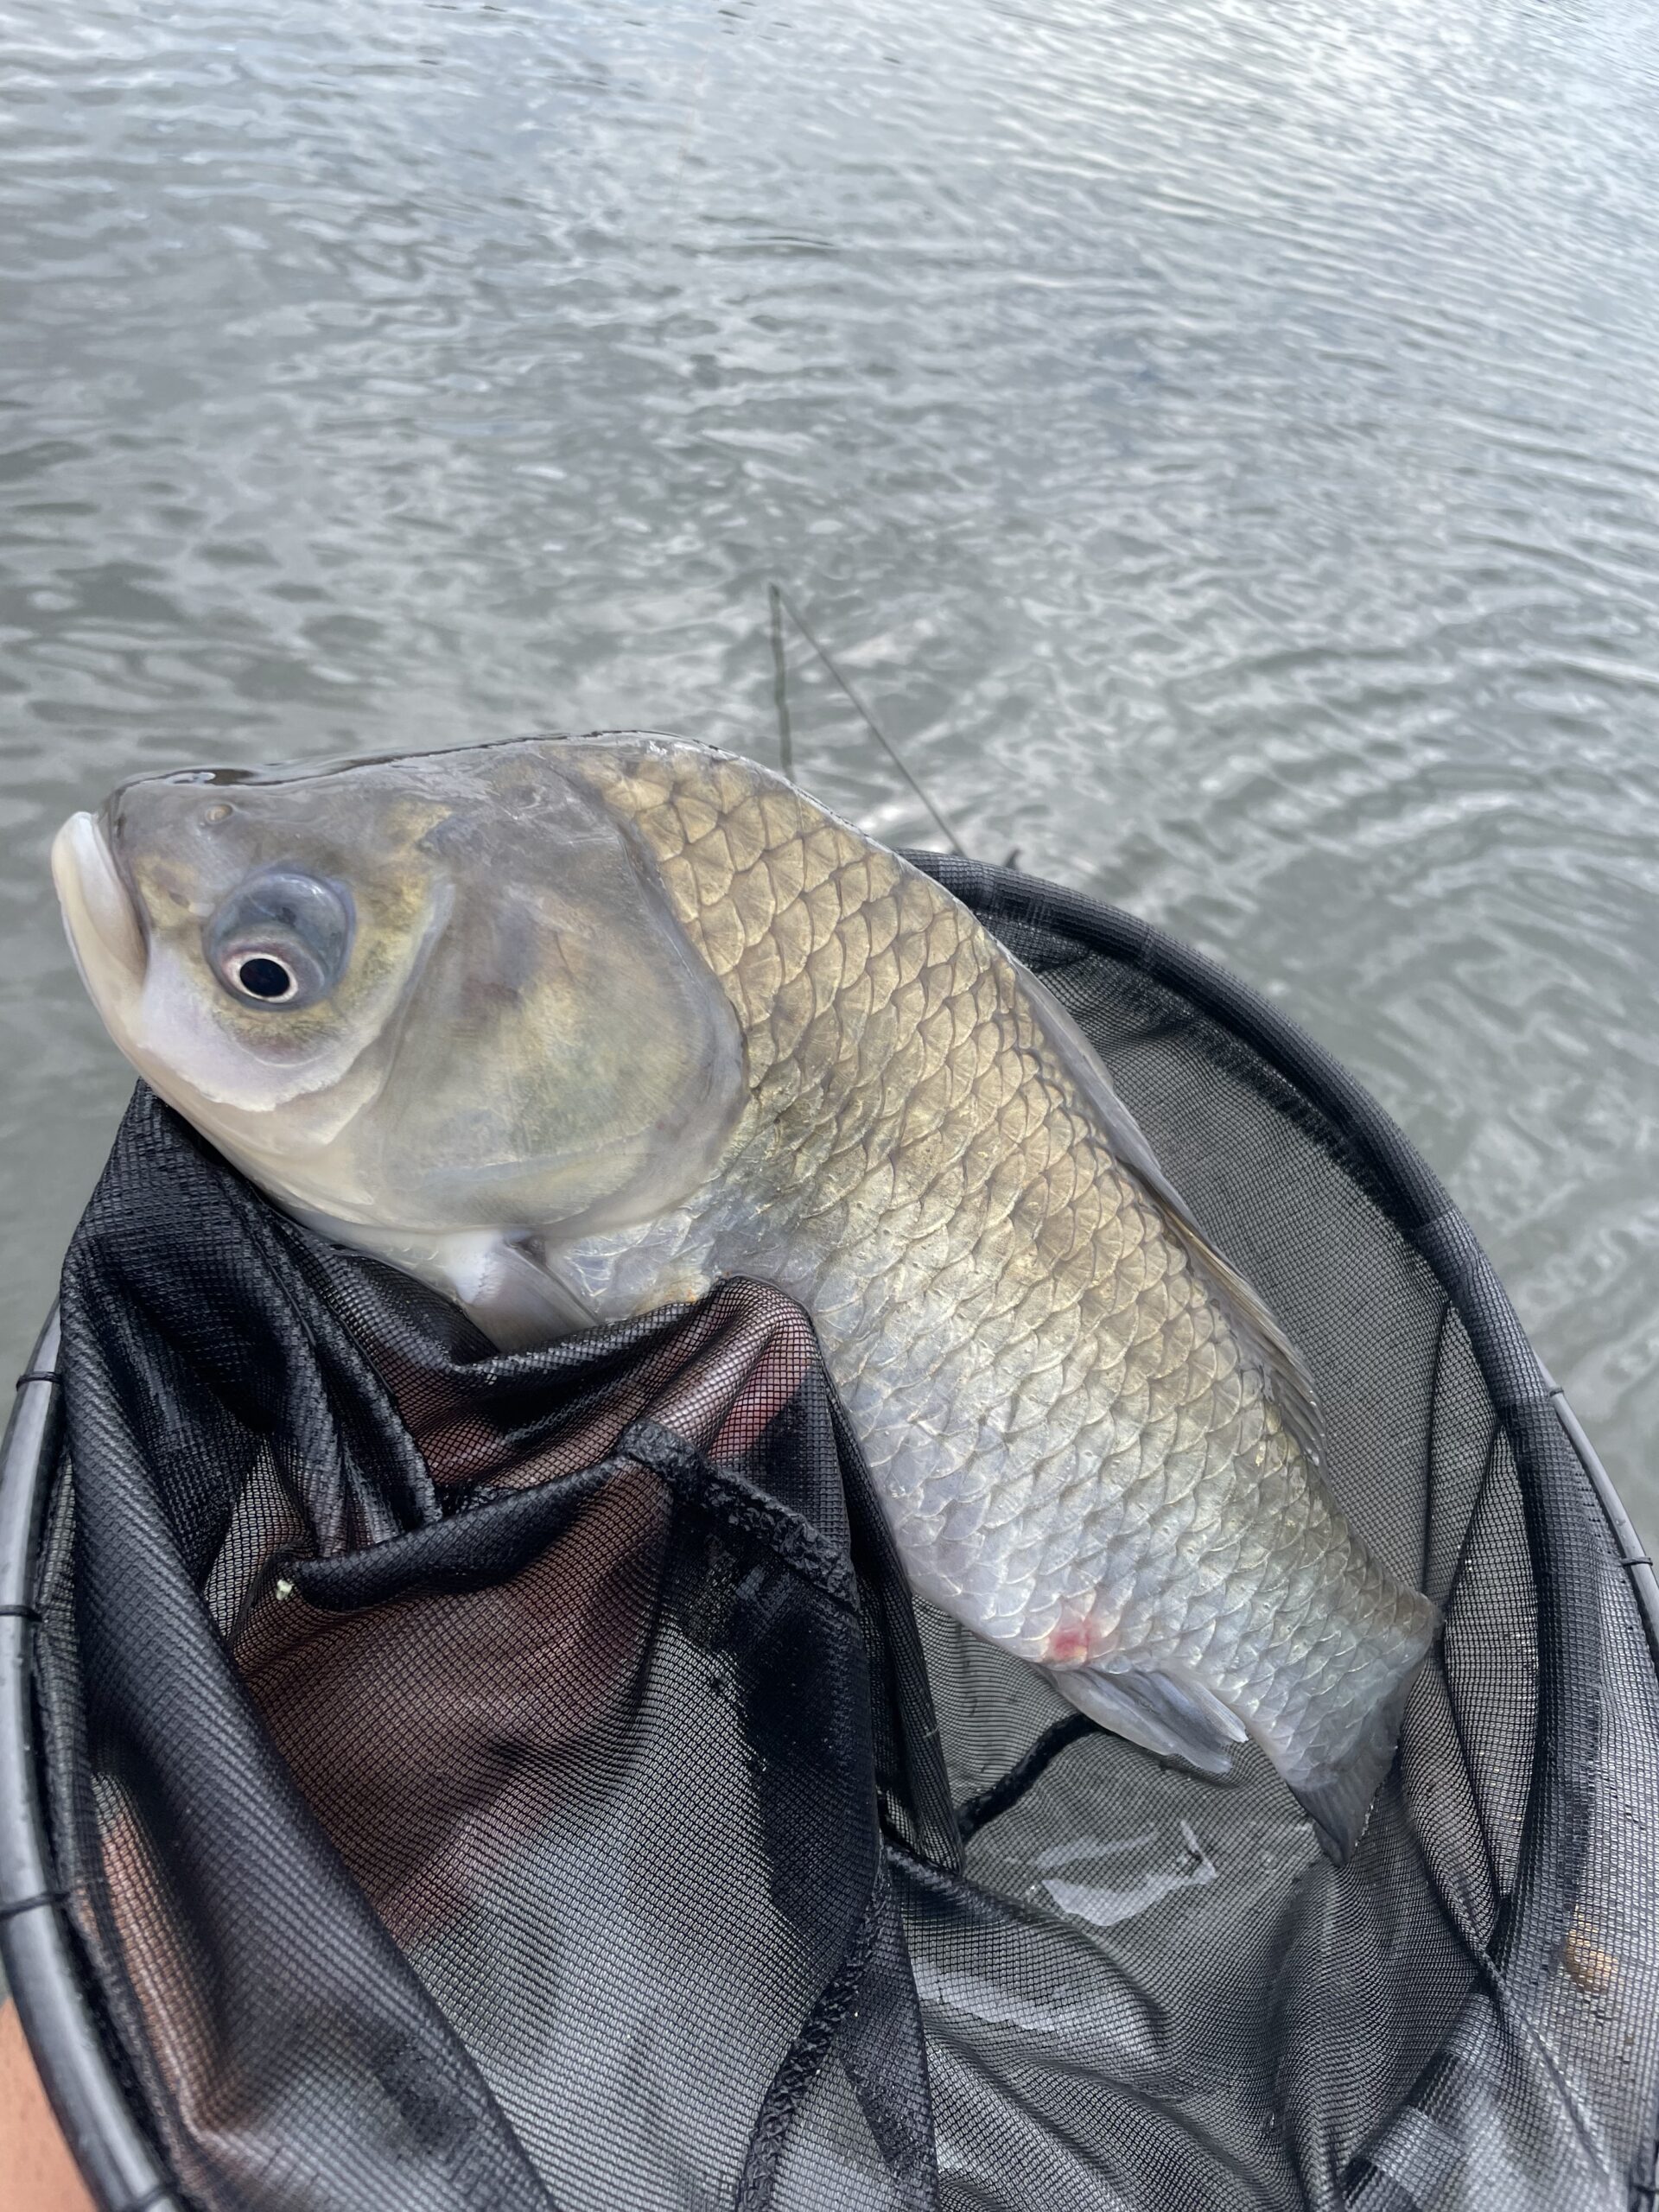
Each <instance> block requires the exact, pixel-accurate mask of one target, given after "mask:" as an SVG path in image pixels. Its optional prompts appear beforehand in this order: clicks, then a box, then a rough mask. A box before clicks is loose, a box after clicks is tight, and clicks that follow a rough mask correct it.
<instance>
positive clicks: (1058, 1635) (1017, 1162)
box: [567, 752, 1435, 1857]
mask: <svg viewBox="0 0 1659 2212" xmlns="http://www.w3.org/2000/svg"><path fill="white" fill-rule="evenodd" d="M573 765H575V766H577V767H578V772H582V773H583V774H584V775H585V776H587V777H588V778H589V779H591V781H592V783H593V785H594V788H595V789H597V790H599V791H601V792H602V794H603V796H604V798H605V800H606V803H607V805H609V806H610V807H611V808H612V809H613V810H615V811H616V812H617V813H619V814H620V815H622V816H624V817H626V818H627V819H628V820H630V821H631V822H632V823H633V825H634V827H635V829H636V830H637V831H638V833H639V836H641V837H643V838H644V840H645V842H646V843H647V845H648V846H649V848H650V849H651V852H652V856H653V858H654V860H655V861H656V864H657V867H658V870H659V872H660V875H661V880H662V881H663V883H664V887H665V889H666V890H667V893H668V895H669V898H670V899H671V903H672V905H673V906H674V910H675V912H676V913H677V916H678V918H679V919H680V920H681V922H682V924H683V926H684V927H685V929H686V931H687V933H688V935H689V936H690V938H691V940H692V942H693V943H694V944H696V946H697V947H698V949H699V950H700V951H701V952H702V955H703V957H704V958H705V959H706V960H707V961H708V962H709V966H710V967H711V968H712V969H713V970H714V972H715V975H716V976H719V978H720V980H721V984H722V987H723V988H724V989H725V990H726V992H727V994H728V996H729V998H730V999H731V1001H732V1003H733V1004H734V1007H735V1008H736V1010H737V1013H738V1016H739V1020H740V1023H741V1027H742V1030H743V1034H744V1038H745V1043H746V1052H747V1071H748V1078H749V1084H750V1104H749V1107H748V1109H747V1111H746V1114H745V1116H744V1119H743V1121H742V1122H741V1124H740V1126H739V1128H738V1130H737V1132H736V1134H735V1136H734V1141H733V1144H732V1147H731V1149H730V1150H729V1151H728V1154H727V1157H726V1160H725V1161H724V1162H723V1164H722V1171H721V1179H720V1184H719V1185H718V1186H717V1187H716V1188H715V1190H713V1191H711V1192H707V1193H703V1194H700V1195H699V1198H697V1200H696V1201H695V1202H694V1203H693V1204H692V1205H690V1206H688V1207H687V1208H685V1209H683V1211H681V1212H680V1213H679V1214H678V1215H677V1216H676V1217H674V1218H673V1219H672V1220H671V1221H668V1222H664V1223H662V1224H658V1225H656V1227H655V1229H654V1230H653V1232H652V1234H651V1235H650V1236H648V1237H645V1238H643V1239H640V1240H639V1243H637V1244H636V1245H635V1246H634V1247H633V1248H632V1249H628V1248H627V1241H626V1240H608V1241H607V1242H605V1243H601V1245H600V1246H598V1247H595V1248H594V1249H591V1250H589V1251H588V1252H586V1253H584V1252H582V1251H580V1250H578V1251H576V1252H573V1253H572V1254H571V1255H569V1259H568V1261H567V1265H569V1266H571V1267H572V1268H573V1269H574V1271H575V1272H576V1273H577V1274H578V1275H579V1277H580V1278H581V1279H582V1281H585V1282H586V1283H587V1284H588V1286H589V1287H590V1288H591V1291H592V1293H593V1294H594V1295H595V1297H596V1298H602V1299H603V1301H604V1304H605V1306H606V1308H607V1311H609V1312H620V1311H622V1310H624V1309H625V1308H626V1307H627V1306H630V1305H631V1304H632V1303H635V1302H639V1301H642V1300H645V1299H647V1298H648V1296H649V1286H650V1279H651V1275H652V1272H653V1271H654V1270H656V1269H658V1268H660V1267H661V1266H662V1265H663V1264H664V1260H665V1259H667V1258H668V1256H669V1255H670V1253H672V1255H673V1262H674V1263H675V1264H676V1265H677V1266H679V1267H681V1268H687V1262H693V1264H692V1266H691V1267H690V1268H687V1272H688V1273H690V1274H697V1275H701V1274H704V1273H706V1274H708V1275H709V1276H710V1277H711V1278H712V1275H713V1274H715V1273H718V1272H721V1271H724V1270H735V1269H739V1268H741V1269H746V1270H747V1271H749V1272H753V1273H759V1274H766V1276H767V1277H768V1278H769V1279H771V1280H774V1281H779V1282H780V1283H782V1284H783V1285H784V1286H785V1287H787V1288H790V1289H791V1290H792V1291H793V1292H794V1294H796V1295H797V1296H798V1297H799V1298H800V1299H801V1300H802V1302H803V1303H804V1305H806V1306H808V1308H809V1310H810V1312H811V1313H812V1314H813V1316H814V1318H815V1320H816V1322H817V1327H818V1332H819V1335H820V1338H821V1339H822V1341H823V1345H824V1349H825V1354H826V1357H827V1359H828V1361H829V1367H830V1370H831V1372H832V1373H833V1374H834V1376H835V1377H836V1383H837V1385H838V1387H839V1388H840V1389H841V1390H842V1395H843V1396H844V1398H845V1399H846V1401H847V1403H848V1405H849V1410H850V1412H851V1413H852V1415H853V1419H854V1424H855V1427H856V1429H857V1432H858V1433H859V1436H860V1439H861V1442H862V1444H863V1447H864V1450H865V1452H866V1455H867V1457H868V1460H869V1462H870V1465H871V1470H872V1472H873V1474H874V1478H875V1480H876V1482H877V1484H878V1487H879V1488H880V1491H881V1494H882V1496H883V1498H884V1501H885V1503H886V1505H887V1512H888V1515H889V1516H890V1518H891V1520H892V1522H893V1529H894V1532H895V1535H896V1536H897V1539H898V1541H899V1548H900V1550H901V1553H902V1554H903V1556H904V1558H905V1560H906V1567H907V1569H908V1571H909V1573H910V1574H911V1577H912V1581H913V1582H914V1584H915V1585H916V1586H917V1587H918V1589H919V1590H920V1591H921V1592H923V1593H924V1594H925V1596H926V1597H928V1598H930V1599H931V1600H932V1601H933V1602H934V1603H936V1604H938V1605H940V1606H942V1607H943V1608H944V1610H945V1611H948V1612H950V1613H951V1614H953V1615H955V1616H956V1617H957V1618H960V1619H963V1620H965V1621H966V1622H967V1623H968V1624H969V1626H970V1627H973V1628H975V1629H976V1630H978V1631H979V1632H980V1633H982V1634H983V1635H987V1636H988V1637H992V1638H993V1639H994V1640H995V1641H996V1642H999V1643H1003V1644H1005V1645H1006V1646H1007V1648H1008V1649H1012V1650H1014V1651H1016V1652H1018V1653H1020V1655H1021V1656H1024V1657H1027V1658H1028V1659H1032V1660H1034V1661H1036V1662H1038V1663H1039V1664H1041V1665H1045V1666H1046V1667H1048V1668H1049V1669H1052V1670H1053V1673H1054V1678H1055V1680H1056V1682H1057V1685H1058V1687H1060V1688H1062V1689H1063V1690H1065V1691H1067V1692H1068V1694H1073V1695H1074V1698H1075V1701H1076V1702H1077V1703H1079V1704H1081V1705H1082V1706H1083V1707H1084V1710H1085V1711H1094V1712H1095V1713H1096V1717H1098V1718H1101V1719H1104V1720H1105V1721H1106V1722H1107V1725H1109V1726H1117V1727H1119V1728H1120V1730H1122V1731H1124V1732H1129V1733H1131V1734H1135V1735H1136V1736H1137V1737H1138V1738H1139V1739H1140V1740H1143V1741H1146V1740H1148V1738H1152V1739H1154V1740H1153V1741H1152V1743H1151V1747H1152V1748H1157V1749H1161V1750H1166V1751H1173V1752H1174V1753H1176V1754H1177V1755H1178V1756H1184V1757H1185V1758H1187V1759H1188V1760H1189V1762H1190V1763H1192V1764H1200V1765H1208V1766H1211V1768H1212V1770H1213V1769H1216V1768H1219V1767H1220V1766H1221V1765H1222V1764H1223V1763H1224V1759H1225V1752H1224V1749H1223V1745H1224V1742H1225V1740H1226V1739H1228V1738H1232V1739H1233V1740H1236V1739H1237V1738H1238V1736H1239V1735H1241V1734H1243V1733H1244V1732H1248V1733H1249V1735H1251V1736H1254V1737H1255V1738H1257V1739H1258V1740H1259V1741H1261V1742H1262V1743H1263V1744H1264V1745H1265V1747H1266V1748H1267V1750H1268V1753H1269V1756H1270V1757H1272V1758H1273V1759H1274V1764H1276V1765H1277V1766H1278V1767H1279V1769H1280V1771H1281V1774H1283V1775H1284V1777H1285V1778H1286V1780H1287V1782H1288V1783H1290V1785H1291V1786H1292V1788H1293V1789H1295V1790H1296V1792H1297V1794H1298V1795H1299V1796H1300V1797H1301V1798H1302V1799H1303V1801H1304V1802H1306V1803H1307V1804H1309V1806H1310V1808H1312V1809H1313V1811H1314V1814H1315V1817H1316V1819H1317V1820H1319V1821H1320V1822H1321V1824H1322V1833H1323V1834H1324V1837H1325V1840H1326V1842H1327V1844H1328V1846H1329V1847H1332V1851H1333V1853H1334V1855H1337V1856H1338V1857H1340V1856H1344V1855H1345V1854H1346V1853H1347V1852H1348V1851H1349V1850H1351V1847H1352V1845H1353V1842H1354V1841H1355V1840H1357V1829H1358V1827H1359V1826H1360V1825H1361V1824H1362V1823H1363V1818H1364V1816H1365V1814H1366V1813H1367V1812H1368V1811H1369V1808H1370V1800H1371V1797H1372V1796H1373V1794H1374V1791H1375V1787H1376V1783H1377V1782H1378V1781H1380V1779H1381V1775H1382V1772H1383V1771H1384V1770H1386V1766H1387V1764H1388V1761H1389V1758H1390V1757H1391V1754H1392V1748H1393V1741H1394V1737H1395V1731H1396V1728H1397V1723H1398V1713H1399V1706H1400V1701H1401V1698H1402V1692H1403V1688H1404V1685H1405V1683H1406V1681H1408V1678H1409V1676H1410V1675H1411V1673H1412V1671H1413V1670H1414V1668H1415V1666H1416V1665H1417V1663H1418V1662H1419V1661H1420V1660H1421V1657H1422V1656H1423V1654H1424V1653H1425V1651H1426V1650H1427V1648H1428V1646H1429V1644H1430V1643H1431V1641H1432V1639H1433V1632H1434V1626H1435V1616H1434V1611H1433V1607H1432V1606H1431V1605H1430V1604H1429V1603H1428V1601H1427V1599H1425V1598H1423V1597H1422V1596H1421V1594H1420V1593H1419V1592H1415V1591H1412V1590H1407V1589H1402V1587H1400V1586H1397V1585H1396V1584H1395V1583H1394V1582H1392V1581H1391V1580H1389V1578H1388V1577H1387V1576H1385V1575H1384V1574H1383V1573H1382V1571H1381V1570H1380V1569H1379V1568H1378V1567H1376V1564H1375V1563H1374V1562H1373V1561H1372V1560H1370V1558H1369V1557H1368V1556H1367V1554H1365V1552H1364V1550H1363V1547H1362V1546H1361V1545H1360V1543H1359V1541H1358V1540H1357V1538H1356V1536H1355V1535H1354V1534H1353V1531H1352V1530H1351V1528H1350V1526H1349V1524H1348V1522H1346V1520H1345V1518H1344V1516H1343V1515H1342V1514H1341V1512H1340V1510H1338V1507H1337V1505H1336V1503H1335V1501H1334V1499H1333V1498H1332V1496H1331V1494H1330V1491H1329V1490H1328V1489H1327V1487H1326V1485H1325V1483H1324V1481H1323V1480H1322V1478H1321V1477H1320V1475H1319V1470H1318V1467H1317V1465H1315V1464H1314V1462H1313V1456H1312V1454H1311V1453H1310V1452H1309V1450H1308V1448H1307V1446H1306V1442H1305V1441H1304V1440H1302V1439H1300V1438H1299V1436H1298V1434H1297V1433H1296V1428H1297V1427H1298V1426H1300V1425H1301V1424H1299V1423H1298V1422H1296V1421H1294V1420H1292V1419H1288V1418H1287V1409H1286V1408H1285V1405H1284V1402H1283V1401H1284V1397H1285V1395H1287V1390H1286V1388H1285V1386H1286V1384H1287V1381H1288V1380H1289V1378H1287V1376H1285V1374H1284V1372H1283V1370H1280V1371H1279V1373H1278V1374H1277V1375H1276V1376H1275V1375H1274V1374H1273V1373H1270V1372H1268V1371H1267V1370H1265V1369H1264V1367H1263V1365H1262V1363H1261V1362H1260V1361H1259V1360H1258V1359H1257V1358H1256V1357H1254V1356H1253V1354H1254V1351H1255V1347H1254V1346H1253V1345H1252V1344H1250V1343H1249V1340H1248V1336H1246V1337H1245V1338H1243V1339H1242V1338H1241V1332H1240V1330H1239V1328H1238V1326H1237V1323H1236V1316H1235V1315H1234V1314H1233V1313H1231V1312H1230V1300H1229V1299H1228V1297H1227V1296H1226V1295H1225V1294H1224V1292H1222V1293H1218V1291H1217V1285H1216V1283H1215V1281H1213V1280H1212V1279H1211V1276H1210V1273H1209V1271H1208V1270H1207V1269H1206V1268H1205V1262H1204V1258H1203V1256H1202V1249H1201V1248H1200V1249H1199V1250H1198V1251H1197V1252H1195V1250H1194V1248H1193V1244H1192V1241H1191V1240H1189V1239H1187V1238H1185V1237H1183V1236H1178V1235H1175V1234H1173V1233H1172V1226H1171V1217H1170V1211H1169V1209H1168V1206H1167V1205H1166V1204H1163V1203H1160V1198H1159V1196H1158V1195H1157V1193H1155V1192H1151V1191H1148V1189H1147V1187H1146V1185H1145V1184H1144V1182H1143V1181H1142V1180H1141V1179H1139V1178H1137V1177H1136V1176H1135V1174H1134V1173H1131V1172H1128V1171H1127V1170H1126V1168H1125V1166H1124V1164H1123V1162H1122V1159H1121V1158H1120V1157H1118V1156H1116V1154H1115V1153H1114V1151H1113V1150H1112V1148H1111V1147H1109V1145H1107V1144H1105V1143H1103V1141H1102V1131H1101V1126H1100V1122H1099V1117H1098V1116H1097V1115H1096V1113H1095V1112H1093V1111H1091V1110H1090V1102H1089V1100H1088V1099H1086V1098H1084V1097H1083V1096H1079V1093H1078V1090H1077V1087H1076V1086H1075V1085H1074V1084H1072V1083H1071V1082H1070V1081H1069V1080H1068V1078H1067V1074H1066V1071H1065V1068H1064V1067H1063V1066H1062V1065H1059V1064H1058V1059H1057V1055H1056V1052H1055V1051H1054V1038H1053V1031H1052V1014H1051V1010H1050V1009H1047V1008H1046V1007H1044V1006H1043V1005H1042V1002H1041V1001H1040V1000H1039V998H1038V997H1037V996H1036V995H1035V994H1034V993H1033V986H1032V979H1031V978H1030V977H1028V976H1026V975H1025V973H1024V971H1023V970H1021V969H1020V968H1018V966H1017V965H1016V964H1015V963H1014V962H1013V961H1012V960H1011V959H1010V958H1009V957H1008V956H1007V954H1006V953H1005V952H1004V951H1003V950H1001V947H1000V946H998V945H997V944H995V940H993V939H992V938H990V937H989V936H988V933H987V932H986V931H984V930H983V929H982V927H981V925H979V924H978V922H977V921H976V919H975V918H974V917H973V916H972V915H971V914H969V912H968V911H967V910H966V909H965V908H964V907H963V906H961V905H960V904H959V902H957V900H956V899H952V898H950V896H949V894H948V893H944V891H943V890H942V889H941V887H939V886H938V885H937V884H936V883H935V882H934V881H933V880H931V878H929V877H927V876H925V875H923V874H920V873H919V872H918V871H917V870H914V869H912V868H909V867H908V866H907V865H906V864H905V863H904V862H902V861H899V860H898V859H897V857H896V856H895V855H892V854H889V853H887V852H885V851H883V850H881V849H880V848H878V847H875V846H874V845H873V844H872V843H871V842H870V841H868V839H865V838H864V837H862V836H861V835H860V834H859V833H858V832H856V831H855V830H853V829H849V828H848V827H847V826H846V825H844V824H842V823H839V822H837V821H836V820H835V819H834V818H833V817H829V816H828V815H826V814H825V813H824V812H823V810H821V809H819V808H817V806H816V805H815V804H813V803H812V802H811V801H810V799H807V798H804V797H803V796H801V795H800V794H798V793H796V792H794V791H791V790H790V789H789V788H788V787H787V786H785V785H781V783H780V782H779V780H778V779H773V778H771V777H769V776H767V775H766V773H765V772H763V771H758V770H756V769H754V768H753V766H750V765H749V764H747V763H746V762H739V761H728V760H710V759H709V757H708V756H700V755H698V754H696V753H679V752H675V753H667V752H664V753H644V754H637V755H636V754H630V753H624V752H617V753H601V754H594V755H584V756H581V757H580V759H579V760H578V761H577V762H575V763H574V764H573ZM1120 1111H1121V1109H1120ZM1124 1118H1125V1119H1127V1116H1125V1117H1124ZM1275 1383H1276V1384H1277V1385H1278V1395H1275ZM1294 1389H1295V1385H1294V1383H1293V1384H1291V1394H1294ZM1094 1669H1104V1670H1106V1671H1105V1685H1104V1686H1105V1687H1106V1688H1108V1690H1109V1691H1110V1690H1112V1689H1113V1688H1115V1687H1116V1686H1118V1685H1122V1687H1123V1688H1125V1689H1126V1690H1127V1692H1128V1695H1129V1696H1130V1698H1131V1700H1132V1701H1135V1700H1137V1692H1138V1689H1139V1684H1138V1682H1137V1681H1136V1678H1138V1677H1145V1676H1152V1677H1154V1678H1156V1683H1157V1688H1156V1689H1155V1691H1154V1695H1153V1698H1152V1700H1151V1708H1150V1710H1149V1711H1148V1710H1146V1709H1144V1708H1142V1709H1140V1710H1138V1711H1137V1710H1133V1709H1132V1710H1130V1711H1128V1712H1124V1711H1121V1710H1113V1709H1111V1700H1110V1698H1108V1699H1107V1700H1101V1698H1100V1697H1099V1694H1098V1693H1099V1691H1100V1689H1101V1688H1102V1687H1103V1685H1102V1683H1101V1681H1100V1679H1099V1677H1098V1676H1097V1675H1096V1674H1095V1673H1093V1672H1092V1671H1090V1670H1094ZM1126 1677H1127V1678H1128V1681H1127V1682H1126V1681H1125V1678H1126ZM1172 1694H1173V1700H1172ZM1172 1701H1173V1708H1174V1709H1173V1710H1172V1709H1171V1706H1172ZM1217 1705H1219V1707H1221V1708H1222V1710H1221V1711H1220V1712H1217V1710H1216V1707H1217ZM1103 1707H1104V1709H1103ZM1229 1716H1231V1719H1232V1721H1233V1722H1234V1723H1236V1726H1230V1725H1229V1718H1228V1717H1229ZM1137 1719H1139V1720H1140V1721H1141V1724H1142V1726H1141V1728H1139V1729H1137V1728H1136V1727H1135V1722H1136V1720H1137ZM1125 1724H1128V1725H1127V1727H1126V1725H1125ZM1166 1732H1167V1733H1166ZM1165 1733H1166V1740H1164V1741H1163V1742H1158V1741H1156V1740H1155V1739H1156V1738H1157V1737H1159V1736H1160V1734H1165ZM1217 1738H1219V1739H1221V1740H1220V1741H1217ZM1362 1800H1363V1802H1361V1801H1362Z"/></svg>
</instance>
